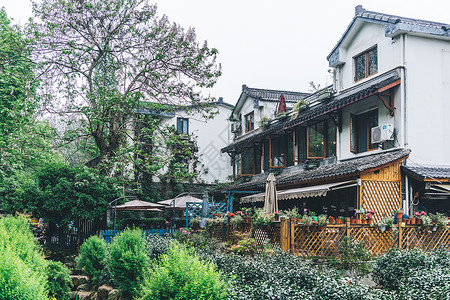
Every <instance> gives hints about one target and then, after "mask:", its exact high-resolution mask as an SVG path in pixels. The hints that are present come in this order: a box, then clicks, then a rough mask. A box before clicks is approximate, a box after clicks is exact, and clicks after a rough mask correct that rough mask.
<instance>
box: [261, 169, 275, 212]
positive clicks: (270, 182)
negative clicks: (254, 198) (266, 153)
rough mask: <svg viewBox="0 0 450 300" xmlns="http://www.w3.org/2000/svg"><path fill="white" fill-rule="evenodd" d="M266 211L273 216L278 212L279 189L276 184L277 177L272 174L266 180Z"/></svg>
mask: <svg viewBox="0 0 450 300" xmlns="http://www.w3.org/2000/svg"><path fill="white" fill-rule="evenodd" d="M264 210H265V211H266V213H268V214H271V213H274V212H276V211H278V198H277V188H276V184H275V175H273V173H270V174H269V176H267V180H266V193H265V195H264Z"/></svg>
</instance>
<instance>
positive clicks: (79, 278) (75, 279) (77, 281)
mask: <svg viewBox="0 0 450 300" xmlns="http://www.w3.org/2000/svg"><path fill="white" fill-rule="evenodd" d="M70 278H71V279H72V283H73V287H72V290H73V291H76V290H77V288H78V286H80V285H82V284H85V283H87V282H88V281H89V277H87V276H83V275H70Z"/></svg>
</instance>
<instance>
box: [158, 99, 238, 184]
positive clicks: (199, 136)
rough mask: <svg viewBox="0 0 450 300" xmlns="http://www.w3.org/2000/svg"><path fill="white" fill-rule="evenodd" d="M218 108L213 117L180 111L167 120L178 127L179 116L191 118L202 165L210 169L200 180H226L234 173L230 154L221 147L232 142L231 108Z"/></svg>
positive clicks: (190, 121) (191, 128)
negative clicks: (223, 151)
mask: <svg viewBox="0 0 450 300" xmlns="http://www.w3.org/2000/svg"><path fill="white" fill-rule="evenodd" d="M216 109H217V110H218V112H219V113H218V114H216V115H215V116H214V118H212V119H208V118H205V117H203V116H202V114H201V113H194V114H186V113H185V112H183V111H178V112H176V113H175V117H173V118H170V119H167V120H166V122H167V124H170V125H173V126H175V128H176V126H177V118H187V119H189V135H193V136H195V137H196V140H197V146H198V149H199V152H198V155H199V161H200V165H204V168H206V169H207V170H208V172H207V173H202V174H201V175H200V180H201V181H204V182H206V183H213V182H215V181H218V182H225V181H227V177H228V176H229V175H230V174H233V168H232V166H231V158H230V156H229V155H228V154H226V153H221V152H220V149H222V148H224V147H225V146H227V145H228V144H229V143H230V142H231V132H230V126H229V124H228V123H229V121H228V118H229V117H230V113H231V108H229V107H226V106H224V105H217V108H216Z"/></svg>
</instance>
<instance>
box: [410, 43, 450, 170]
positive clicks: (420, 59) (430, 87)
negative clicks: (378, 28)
mask: <svg viewBox="0 0 450 300" xmlns="http://www.w3.org/2000/svg"><path fill="white" fill-rule="evenodd" d="M406 65H407V73H406V78H407V82H406V87H407V90H406V97H407V106H406V107H407V140H406V142H407V147H408V148H410V149H411V150H412V151H411V155H410V158H411V160H413V161H414V162H417V163H419V164H446V165H450V156H449V155H448V153H449V149H450V141H449V139H450V132H449V129H450V117H449V116H448V114H449V113H450V41H449V40H438V39H432V38H424V37H418V36H410V35H408V36H407V38H406Z"/></svg>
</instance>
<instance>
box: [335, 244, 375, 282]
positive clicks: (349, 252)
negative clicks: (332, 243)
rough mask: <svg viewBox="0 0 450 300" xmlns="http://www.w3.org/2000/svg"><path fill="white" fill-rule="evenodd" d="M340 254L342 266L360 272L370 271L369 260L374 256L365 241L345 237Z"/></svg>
mask: <svg viewBox="0 0 450 300" xmlns="http://www.w3.org/2000/svg"><path fill="white" fill-rule="evenodd" d="M339 254H340V256H339V258H338V262H339V264H340V267H341V268H343V269H346V270H352V271H356V273H358V274H365V273H368V272H369V263H368V261H370V259H371V258H372V257H371V256H370V253H369V252H368V251H367V250H366V248H365V247H364V244H363V243H361V242H357V241H355V240H354V239H353V238H352V237H344V238H343V240H342V243H341V246H340V247H339Z"/></svg>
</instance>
